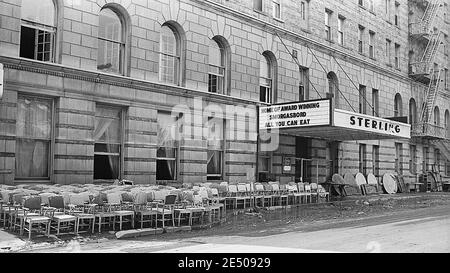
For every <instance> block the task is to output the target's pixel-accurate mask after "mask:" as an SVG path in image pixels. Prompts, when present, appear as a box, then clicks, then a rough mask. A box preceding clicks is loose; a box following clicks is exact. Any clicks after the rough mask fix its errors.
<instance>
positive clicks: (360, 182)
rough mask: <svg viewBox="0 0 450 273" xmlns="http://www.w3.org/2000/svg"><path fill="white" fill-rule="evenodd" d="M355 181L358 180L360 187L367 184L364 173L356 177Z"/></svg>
mask: <svg viewBox="0 0 450 273" xmlns="http://www.w3.org/2000/svg"><path fill="white" fill-rule="evenodd" d="M355 180H356V184H357V185H358V186H361V185H366V184H367V181H366V178H365V177H364V174H362V173H357V174H356V176H355Z"/></svg>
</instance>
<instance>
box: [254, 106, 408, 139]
mask: <svg viewBox="0 0 450 273" xmlns="http://www.w3.org/2000/svg"><path fill="white" fill-rule="evenodd" d="M259 129H260V130H268V129H278V130H280V133H283V134H290V135H295V136H302V137H310V138H318V139H325V140H335V141H347V140H379V139H409V138H411V126H410V125H409V124H406V123H402V122H398V121H393V120H390V119H385V118H379V117H374V116H369V115H363V114H359V113H354V112H350V111H345V110H341V109H333V108H332V100H331V99H322V100H312V101H304V102H296V103H284V104H277V105H271V106H265V107H260V109H259Z"/></svg>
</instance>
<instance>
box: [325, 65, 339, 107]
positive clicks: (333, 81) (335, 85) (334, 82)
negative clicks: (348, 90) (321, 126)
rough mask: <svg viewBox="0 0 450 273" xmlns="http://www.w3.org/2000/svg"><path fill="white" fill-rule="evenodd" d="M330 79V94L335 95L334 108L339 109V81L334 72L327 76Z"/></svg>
mask: <svg viewBox="0 0 450 273" xmlns="http://www.w3.org/2000/svg"><path fill="white" fill-rule="evenodd" d="M327 79H328V92H329V93H330V94H333V97H334V106H335V107H339V80H338V77H337V75H336V73H334V72H333V71H330V72H329V73H328V74H327Z"/></svg>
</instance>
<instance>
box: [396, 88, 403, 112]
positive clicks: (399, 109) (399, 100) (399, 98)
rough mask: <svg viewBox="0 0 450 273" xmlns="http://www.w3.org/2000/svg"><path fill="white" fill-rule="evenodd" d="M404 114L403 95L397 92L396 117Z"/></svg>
mask: <svg viewBox="0 0 450 273" xmlns="http://www.w3.org/2000/svg"><path fill="white" fill-rule="evenodd" d="M402 115H403V111H402V96H401V95H400V94H399V93H397V94H395V98H394V117H401V116H402Z"/></svg>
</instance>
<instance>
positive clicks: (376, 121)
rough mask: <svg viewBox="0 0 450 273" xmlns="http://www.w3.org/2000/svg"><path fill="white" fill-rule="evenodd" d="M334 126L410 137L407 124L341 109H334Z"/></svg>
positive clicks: (409, 129)
mask: <svg viewBox="0 0 450 273" xmlns="http://www.w3.org/2000/svg"><path fill="white" fill-rule="evenodd" d="M334 125H335V126H337V127H344V128H349V129H355V130H361V131H366V132H372V133H377V134H381V135H389V136H395V137H400V138H410V137H411V125H409V124H406V123H402V122H397V121H393V120H389V119H384V118H378V117H374V116H368V115H363V114H358V113H353V112H349V111H345V110H341V109H336V110H335V112H334Z"/></svg>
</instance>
